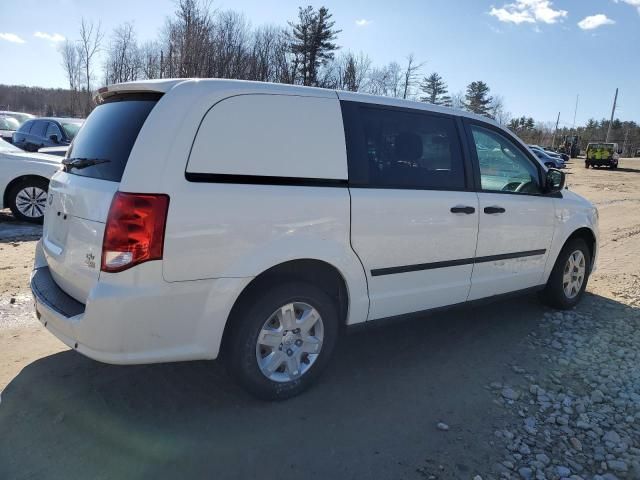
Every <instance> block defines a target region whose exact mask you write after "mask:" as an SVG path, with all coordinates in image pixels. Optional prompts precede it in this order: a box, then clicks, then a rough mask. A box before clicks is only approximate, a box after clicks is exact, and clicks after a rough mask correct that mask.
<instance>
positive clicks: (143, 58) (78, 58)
mask: <svg viewBox="0 0 640 480" xmlns="http://www.w3.org/2000/svg"><path fill="white" fill-rule="evenodd" d="M340 33H341V31H340V30H338V29H337V28H336V27H335V21H334V20H333V15H332V14H331V13H330V12H329V10H328V9H327V8H326V7H320V8H318V9H314V8H313V7H311V6H307V7H299V8H298V12H297V16H296V19H295V20H294V21H289V22H287V25H286V26H276V25H261V26H258V27H256V28H253V27H252V26H251V25H250V23H249V22H248V21H247V19H246V18H245V17H244V15H242V14H241V13H238V12H235V11H232V10H224V11H219V10H214V9H212V8H211V4H210V3H209V2H208V1H206V0H178V2H177V7H176V11H175V12H174V14H173V15H172V16H170V17H168V18H167V19H166V21H165V25H164V27H163V28H162V29H161V33H160V35H159V37H158V38H157V39H156V40H154V41H147V42H144V43H142V42H140V41H139V40H138V38H137V34H136V31H135V28H134V26H133V24H132V23H123V24H122V25H119V26H117V27H116V28H114V30H113V31H112V32H111V34H110V35H109V36H105V34H104V32H103V30H102V27H101V25H100V24H99V23H98V24H95V23H93V22H90V21H87V20H85V19H83V20H82V22H81V25H80V30H79V36H78V39H77V40H75V41H72V40H67V41H66V42H65V44H64V45H62V47H61V49H60V53H61V57H62V67H63V68H64V70H65V73H66V76H67V79H68V83H69V90H71V91H72V92H74V95H72V96H70V98H69V107H68V109H69V111H70V112H72V113H73V112H78V113H81V114H87V113H88V112H89V111H90V109H91V108H92V103H91V92H92V90H93V89H94V88H93V87H94V84H98V83H100V84H107V85H108V84H112V83H119V82H127V81H134V80H143V79H153V78H187V77H201V78H234V79H242V80H257V81H264V82H275V83H287V84H298V85H307V86H316V87H324V88H332V89H340V90H349V91H356V92H365V93H370V94H374V95H386V96H391V97H397V98H405V99H407V98H410V99H415V100H421V101H424V102H429V103H433V104H436V105H444V106H455V107H458V108H466V109H468V110H470V111H473V112H476V113H479V114H481V115H487V116H491V117H494V118H495V117H499V116H500V113H501V111H502V100H501V99H500V98H499V97H492V96H490V95H489V92H490V89H489V87H488V85H487V84H486V83H484V82H482V81H474V82H471V83H470V84H469V85H468V87H467V90H466V92H464V93H463V92H460V93H457V94H453V95H449V94H448V87H447V84H446V83H445V81H444V79H443V78H442V77H441V76H440V75H439V74H438V73H437V72H433V73H431V74H429V75H425V76H423V77H422V78H421V75H420V73H421V71H422V69H423V67H424V62H420V61H418V60H417V59H416V58H415V57H414V55H412V54H409V55H408V56H407V57H406V58H405V59H404V61H402V62H395V61H393V62H390V63H388V64H387V65H382V66H374V65H373V62H372V61H371V59H370V57H369V56H368V55H366V54H365V53H362V52H360V53H355V52H352V51H349V50H346V51H343V50H342V49H341V47H340V46H339V45H338V43H337V39H338V36H339V34H340ZM99 51H102V53H103V58H104V60H103V62H102V65H98V64H97V61H96V53H97V52H99Z"/></svg>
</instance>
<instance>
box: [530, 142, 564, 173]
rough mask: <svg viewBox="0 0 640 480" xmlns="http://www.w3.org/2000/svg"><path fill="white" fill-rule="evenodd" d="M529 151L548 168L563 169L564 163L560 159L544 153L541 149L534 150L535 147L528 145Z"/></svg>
mask: <svg viewBox="0 0 640 480" xmlns="http://www.w3.org/2000/svg"><path fill="white" fill-rule="evenodd" d="M529 148H531V151H532V152H533V153H534V154H535V155H536V157H538V158H539V159H540V161H541V162H542V163H543V164H544V165H545V166H546V167H549V168H565V166H566V165H565V163H564V160H562V158H560V157H557V156H552V155H550V154H549V153H547V152H545V151H544V150H543V149H542V148H540V147H538V148H536V146H535V145H529Z"/></svg>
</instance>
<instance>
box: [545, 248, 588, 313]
mask: <svg viewBox="0 0 640 480" xmlns="http://www.w3.org/2000/svg"><path fill="white" fill-rule="evenodd" d="M577 250H580V251H581V252H582V254H583V255H584V258H585V266H586V270H585V276H584V280H583V282H582V286H581V288H580V290H579V291H578V293H577V295H575V297H573V298H569V297H568V296H567V295H566V293H565V291H564V288H563V275H564V269H565V266H566V264H567V261H568V260H569V256H570V255H571V254H573V252H575V251H577ZM590 273H591V252H590V251H589V247H588V246H587V244H586V242H585V241H584V240H583V239H581V238H574V239H573V240H570V241H569V242H567V243H566V245H565V246H564V247H563V248H562V250H561V251H560V255H558V258H557V259H556V263H555V265H554V266H553V270H552V271H551V275H550V276H549V280H548V281H547V285H546V286H545V288H544V290H543V291H542V292H541V295H540V296H541V299H542V301H543V302H544V303H546V304H547V305H549V306H551V307H554V308H558V309H560V310H569V309H571V308H573V307H575V306H576V305H577V304H578V302H580V299H581V298H582V295H583V294H584V291H585V289H586V288H587V282H588V281H589V275H590Z"/></svg>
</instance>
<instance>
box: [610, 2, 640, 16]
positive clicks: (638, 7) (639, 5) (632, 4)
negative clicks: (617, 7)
mask: <svg viewBox="0 0 640 480" xmlns="http://www.w3.org/2000/svg"><path fill="white" fill-rule="evenodd" d="M615 2H616V3H618V2H624V3H627V4H629V5H631V6H632V7H636V8H637V9H638V14H640V0H615Z"/></svg>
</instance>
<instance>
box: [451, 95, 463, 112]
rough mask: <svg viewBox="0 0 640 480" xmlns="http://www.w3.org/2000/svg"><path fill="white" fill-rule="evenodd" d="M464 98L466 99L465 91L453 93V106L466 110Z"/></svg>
mask: <svg viewBox="0 0 640 480" xmlns="http://www.w3.org/2000/svg"><path fill="white" fill-rule="evenodd" d="M464 100H465V96H464V92H456V93H454V94H453V95H451V106H452V107H453V108H457V109H459V110H464V109H465V108H466V107H465V103H464Z"/></svg>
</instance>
